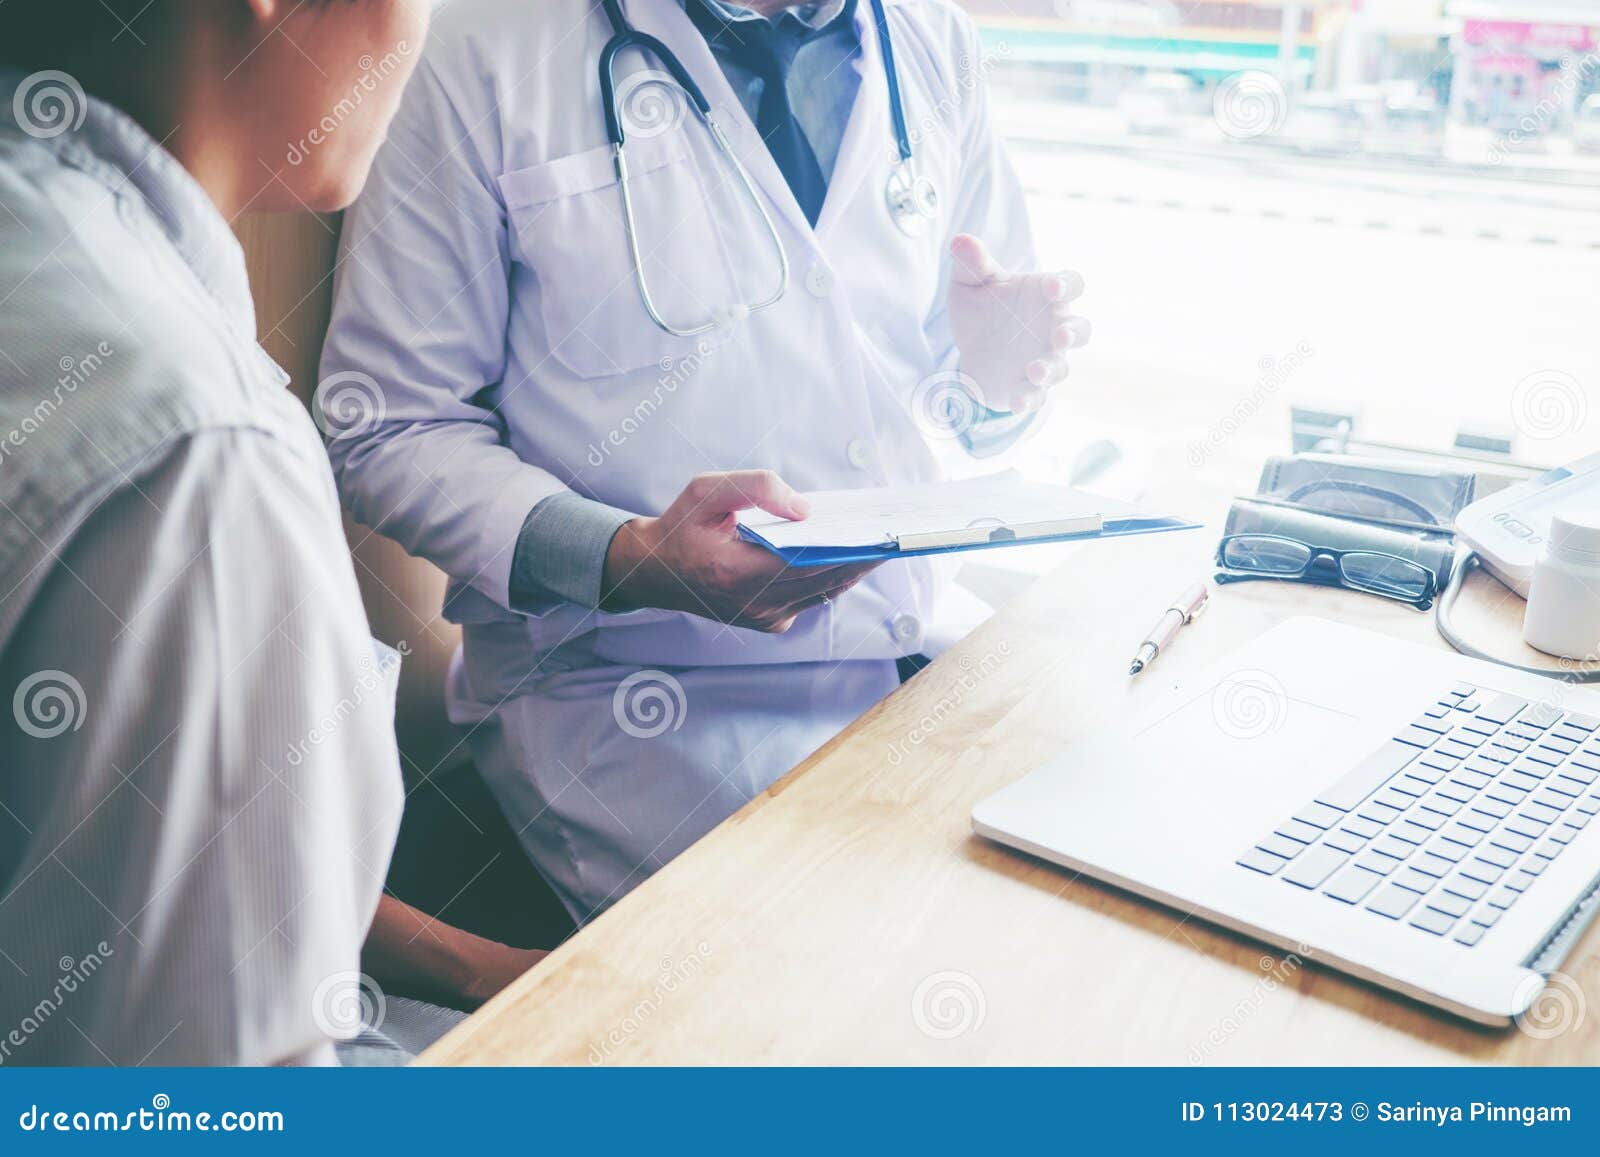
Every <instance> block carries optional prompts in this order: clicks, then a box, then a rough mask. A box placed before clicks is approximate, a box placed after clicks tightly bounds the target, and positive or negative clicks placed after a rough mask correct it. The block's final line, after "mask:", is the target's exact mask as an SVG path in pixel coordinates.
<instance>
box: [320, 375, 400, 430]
mask: <svg viewBox="0 0 1600 1157" xmlns="http://www.w3.org/2000/svg"><path fill="white" fill-rule="evenodd" d="M388 412H389V404H388V402H387V401H386V400H385V399H384V396H383V389H382V387H380V386H379V385H378V382H377V379H376V378H374V377H373V376H372V375H371V374H364V373H362V372H361V371H360V370H343V371H341V372H339V373H337V374H329V375H328V376H327V377H325V378H323V379H322V381H320V382H318V383H317V388H316V392H315V393H313V394H312V395H311V417H312V418H313V420H315V422H316V423H317V429H319V430H321V431H322V436H323V437H324V438H327V439H328V440H329V441H331V442H337V441H339V440H340V439H342V438H359V437H361V436H362V435H363V434H367V433H370V432H371V431H372V430H374V429H376V428H377V427H378V426H380V425H381V424H382V423H383V419H384V417H385V416H386V415H387V414H388Z"/></svg>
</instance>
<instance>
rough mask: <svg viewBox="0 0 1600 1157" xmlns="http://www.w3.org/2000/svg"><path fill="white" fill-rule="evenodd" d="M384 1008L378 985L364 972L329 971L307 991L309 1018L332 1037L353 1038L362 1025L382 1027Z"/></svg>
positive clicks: (337, 1038) (325, 1034)
mask: <svg viewBox="0 0 1600 1157" xmlns="http://www.w3.org/2000/svg"><path fill="white" fill-rule="evenodd" d="M388 1012H389V1002H388V1000H387V998H385V996H384V995H383V988H382V986H380V985H379V984H378V982H377V981H376V980H374V979H372V977H370V976H368V975H367V974H366V973H365V972H348V971H347V972H335V973H332V974H331V975H329V976H325V977H323V978H322V982H321V983H320V984H318V985H317V987H316V989H315V990H314V991H313V992H312V994H311V1019H312V1021H313V1022H314V1023H315V1024H316V1026H317V1028H318V1029H320V1030H321V1031H322V1033H323V1035H324V1036H327V1037H330V1038H332V1039H333V1040H354V1039H355V1038H356V1037H357V1036H359V1035H360V1034H361V1029H362V1026H363V1025H365V1026H366V1027H367V1028H371V1029H377V1028H381V1027H383V1022H384V1018H385V1017H386V1016H387V1015H388Z"/></svg>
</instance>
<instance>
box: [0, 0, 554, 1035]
mask: <svg viewBox="0 0 1600 1157" xmlns="http://www.w3.org/2000/svg"><path fill="white" fill-rule="evenodd" d="M427 17H428V13H427V4H426V0H332V2H328V0H311V2H306V0H4V2H0V976H3V980H0V1064H16V1063H21V1064H29V1063H52V1064H62V1063H66V1064H76V1063H87V1064H117V1065H132V1064H143V1065H171V1064H191V1063H200V1064H224V1063H239V1064H278V1063H308V1062H309V1063H316V1062H322V1061H328V1060H331V1059H332V1050H331V1048H330V1044H329V1037H330V1035H333V1034H334V1032H335V1029H336V1028H338V1027H345V1028H348V1027H350V1026H348V1025H346V1024H344V1023H343V1020H342V1013H341V1010H339V1009H338V1008H336V1007H334V1005H335V1004H336V1003H337V1002H338V1001H339V1000H341V999H345V998H346V997H347V996H348V994H349V992H350V990H351V980H352V978H353V977H354V976H355V974H356V973H357V972H358V970H359V968H360V952H361V947H362V941H363V937H364V935H365V934H366V931H367V929H368V927H369V925H370V924H371V923H372V921H373V915H374V912H375V911H376V910H377V908H378V905H379V899H380V895H381V892H382V886H383V880H384V873H385V870H386V867H387V865H388V861H389V856H390V852H391V849H392V847H393V841H394V838H395V832H396V827H397V824H398V821H399V817H400V810H401V795H402V793H401V782H400V774H399V766H398V756H397V753H396V750H395V743H394V738H393V696H392V686H391V680H392V676H393V674H394V670H395V663H394V662H393V656H392V655H384V654H382V653H380V652H379V650H378V649H377V648H376V647H375V645H374V643H373V642H372V640H371V639H370V638H369V637H368V634H367V628H366V616H365V614H364V612H363V608H362V605H361V599H360V595H359V594H358V591H357V587H356V581H355V575H354V573H353V571H352V567H351V563H350V557H349V553H348V550H347V547H346V545H345V540H344V536H343V533H342V530H341V523H340V516H339V507H338V502H337V499H336V497H335V495H334V490H333V483H332V479H331V477H330V474H329V470H328V465H327V461H326V458H325V456H324V451H323V447H322V444H321V441H320V439H319V437H318V435H317V432H316V430H315V428H314V426H313V425H312V423H311V421H310V419H309V418H308V417H307V415H306V413H305V411H304V409H303V408H302V407H301V406H300V405H299V404H298V402H296V400H295V398H294V397H293V396H292V395H291V394H290V393H289V392H288V391H287V390H285V389H284V384H285V380H284V376H283V374H282V372H281V371H280V370H279V369H278V368H277V367H276V366H275V365H273V364H272V363H271V362H270V361H269V360H268V358H267V357H266V355H265V354H264V353H263V352H262V351H261V350H260V348H259V347H258V346H257V345H256V342H255V333H256V321H255V315H254V310H253V307H252V304H251V298H250V290H249V286H248V284H247V283H246V279H245V266H244V260H243V256H242V253H241V251H240V248H239V245H238V244H237V242H236V241H235V239H234V237H233V234H232V232H231V231H230V229H229V223H230V222H231V221H232V220H233V219H234V218H235V217H236V216H237V215H238V214H240V213H241V212H243V211H246V210H252V211H255V210H274V209H276V210H296V211H298V210H301V209H317V210H329V209H335V208H338V207H340V206H341V205H343V204H344V203H346V202H347V201H349V200H350V199H351V198H352V197H353V196H354V195H355V194H356V192H357V191H358V189H359V188H360V186H361V183H362V181H363V179H364V178H365V174H366V172H367V168H368V165H369V163H370V161H371V158H372V154H373V152H374V150H375V149H376V148H377V146H378V143H379V140H380V138H381V137H382V135H383V133H384V130H385V128H386V126H387V124H388V121H389V119H390V117H391V115H392V113H393V111H394V108H395V105H396V103H397V101H398V100H399V97H400V91H401V88H402V87H403V85H404V83H405V80H406V76H407V74H408V73H409V71H410V69H411V67H412V65H413V63H414V62H415V60H416V59H417V55H418V53H419V51H420V48H421V40H422V37H423V36H424V33H425V30H426V25H427ZM384 911H385V914H386V916H385V921H384V922H380V924H379V926H378V928H377V930H376V931H375V933H374V938H375V941H376V942H377V955H378V956H379V957H381V958H383V959H385V960H386V961H388V962H389V963H390V964H391V966H393V967H394V968H395V969H396V971H398V972H400V973H402V974H405V973H411V974H413V975H420V976H422V977H424V978H427V977H428V973H429V969H430V967H432V962H436V961H438V960H442V959H445V958H447V957H449V958H450V959H452V961H454V962H455V963H456V964H459V962H460V960H462V959H470V960H476V961H478V962H479V963H480V964H481V965H482V968H480V969H479V972H480V973H481V975H478V976H477V977H475V978H474V979H473V983H472V985H471V986H464V985H463V986H458V990H459V991H461V994H462V996H463V999H465V1000H471V999H479V998H481V996H482V995H483V994H484V992H483V990H484V989H486V988H487V989H489V990H492V988H493V987H495V986H498V985H499V984H503V983H505V982H506V980H507V979H509V977H510V976H511V975H514V974H515V972H516V971H518V970H519V969H520V968H523V967H526V966H527V964H529V963H531V961H532V959H534V958H536V955H537V954H527V953H516V952H514V951H513V950H511V949H505V948H504V947H503V946H497V945H489V944H487V942H481V941H476V940H475V939H473V938H469V939H468V940H467V941H466V942H465V946H466V951H465V952H464V953H461V954H457V955H456V956H454V957H452V956H451V954H450V953H449V952H447V951H446V950H445V946H443V944H442V941H441V934H442V933H449V932H450V931H451V930H448V929H443V926H438V925H432V924H431V922H426V921H423V920H421V918H420V917H419V916H418V915H417V914H416V913H414V912H412V911H410V910H407V909H405V908H404V907H403V906H401V905H398V904H396V903H394V902H392V901H388V902H386V904H385V908H384ZM408 929H409V931H408ZM424 933H426V936H424V935H423V934H424ZM413 944H421V945H423V946H424V949H423V950H422V951H420V952H418V953H416V954H413V956H414V959H410V960H409V962H407V951H406V949H407V946H409V945H413ZM397 958H398V959H399V960H400V961H401V963H399V964H396V960H397ZM433 979H435V980H439V979H441V978H440V977H439V976H437V975H436V976H434V977H433ZM436 987H438V986H437V985H436ZM445 987H448V985H445ZM468 987H472V988H474V989H475V991H466V988H468Z"/></svg>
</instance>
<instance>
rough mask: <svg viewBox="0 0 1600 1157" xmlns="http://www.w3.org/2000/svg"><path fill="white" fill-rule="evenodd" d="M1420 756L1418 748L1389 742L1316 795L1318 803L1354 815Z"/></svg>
mask: <svg viewBox="0 0 1600 1157" xmlns="http://www.w3.org/2000/svg"><path fill="white" fill-rule="evenodd" d="M1419 754H1420V750H1419V749H1418V748H1415V747H1412V746H1411V745H1410V744H1407V743H1401V742H1399V741H1398V740H1395V739H1391V740H1389V741H1388V742H1387V743H1385V744H1384V745H1383V746H1382V747H1380V748H1378V750H1377V751H1374V752H1373V753H1372V754H1371V755H1369V756H1367V757H1366V758H1365V759H1363V760H1362V761H1361V762H1360V763H1358V764H1356V765H1355V767H1353V768H1351V769H1350V770H1349V771H1347V772H1345V773H1344V774H1343V775H1342V776H1340V777H1339V778H1338V779H1337V780H1335V781H1334V782H1333V783H1331V784H1329V785H1328V786H1327V787H1325V788H1323V789H1322V791H1321V792H1320V793H1318V795H1317V802H1318V803H1324V804H1327V805H1328V806H1329V807H1335V808H1338V809H1339V810H1340V811H1345V812H1347V811H1354V810H1355V808H1356V806H1357V805H1358V804H1360V803H1361V801H1362V800H1364V799H1366V798H1367V797H1368V796H1369V795H1371V794H1372V793H1373V792H1375V791H1377V790H1378V789H1379V788H1380V787H1382V786H1383V785H1384V784H1386V783H1388V782H1389V780H1390V779H1391V778H1393V776H1394V774H1395V773H1396V772H1398V771H1399V770H1400V769H1401V768H1403V767H1405V766H1406V764H1408V763H1410V762H1411V761H1412V760H1414V759H1416V757H1417V756H1418V755H1419ZM1390 818H1393V817H1390ZM1384 822H1385V823H1387V822H1388V821H1387V820H1385V821H1384Z"/></svg>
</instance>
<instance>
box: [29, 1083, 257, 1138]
mask: <svg viewBox="0 0 1600 1157" xmlns="http://www.w3.org/2000/svg"><path fill="white" fill-rule="evenodd" d="M17 1126H18V1128H20V1129H21V1130H22V1131H23V1132H24V1133H282V1132H283V1131H284V1121H283V1114H282V1113H281V1112H278V1111H277V1110H275V1109H266V1110H257V1109H224V1110H223V1111H222V1112H220V1113H213V1112H210V1111H209V1110H207V1111H202V1112H198V1113H195V1112H191V1111H189V1110H187V1109H174V1108H173V1107H172V1098H171V1097H169V1096H167V1094H165V1093H157V1094H156V1095H155V1096H153V1097H151V1098H150V1107H149V1108H139V1109H129V1110H127V1111H126V1112H116V1111H113V1110H109V1109H76V1110H73V1109H55V1110H52V1109H51V1108H49V1107H48V1106H46V1107H44V1108H41V1107H40V1106H39V1105H38V1104H32V1105H29V1106H28V1107H27V1108H26V1109H24V1110H23V1111H22V1112H21V1113H20V1114H19V1115H18V1117H17Z"/></svg>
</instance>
